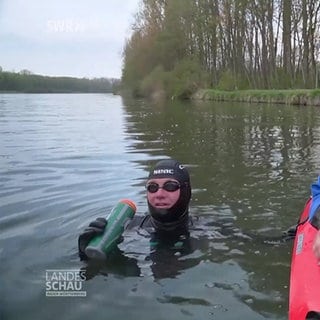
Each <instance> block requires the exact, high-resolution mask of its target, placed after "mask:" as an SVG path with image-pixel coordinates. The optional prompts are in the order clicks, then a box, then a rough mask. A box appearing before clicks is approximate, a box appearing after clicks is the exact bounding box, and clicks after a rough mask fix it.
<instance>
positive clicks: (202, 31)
mask: <svg viewBox="0 0 320 320" xmlns="http://www.w3.org/2000/svg"><path fill="white" fill-rule="evenodd" d="M319 18H320V0H141V3H140V9H139V11H138V13H137V14H136V17H135V22H134V24H133V26H132V35H131V37H130V38H129V39H128V40H127V42H126V44H125V48H124V52H123V61H124V65H123V70H122V84H123V87H124V88H127V89H130V90H131V91H132V92H133V93H135V94H137V95H139V94H141V95H149V94H152V93H155V92H161V91H163V92H165V93H166V94H167V95H169V96H182V97H183V96H189V95H190V94H191V93H193V92H194V91H195V90H197V89H198V88H201V87H202V88H203V87H207V88H217V89H223V90H235V89H273V88H274V89H288V88H290V89H294V88H318V87H319V86H320V83H319V78H320V62H319V59H320V23H319Z"/></svg>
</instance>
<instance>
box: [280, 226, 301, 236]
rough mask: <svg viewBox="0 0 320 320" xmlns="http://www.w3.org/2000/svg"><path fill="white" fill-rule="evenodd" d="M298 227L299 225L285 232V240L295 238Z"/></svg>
mask: <svg viewBox="0 0 320 320" xmlns="http://www.w3.org/2000/svg"><path fill="white" fill-rule="evenodd" d="M297 226H298V225H296V224H295V225H293V226H291V227H290V228H288V229H287V230H286V231H284V232H283V235H284V238H285V240H290V239H294V238H295V236H296V233H297Z"/></svg>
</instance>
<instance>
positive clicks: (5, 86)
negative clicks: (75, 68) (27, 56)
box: [0, 71, 120, 93]
mask: <svg viewBox="0 0 320 320" xmlns="http://www.w3.org/2000/svg"><path fill="white" fill-rule="evenodd" d="M119 84H120V80H119V79H108V78H95V79H87V78H73V77H49V76H43V75H38V74H32V73H30V72H28V71H24V72H20V73H14V72H7V71H0V92H1V93H114V92H116V91H118V88H119Z"/></svg>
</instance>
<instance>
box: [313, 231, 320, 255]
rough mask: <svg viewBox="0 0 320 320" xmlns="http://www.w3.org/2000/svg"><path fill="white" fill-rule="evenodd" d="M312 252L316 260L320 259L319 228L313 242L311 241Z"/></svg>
mask: <svg viewBox="0 0 320 320" xmlns="http://www.w3.org/2000/svg"><path fill="white" fill-rule="evenodd" d="M312 249H313V253H314V255H315V256H316V258H317V259H318V260H320V230H318V232H317V234H316V236H315V239H314V242H313V248H312Z"/></svg>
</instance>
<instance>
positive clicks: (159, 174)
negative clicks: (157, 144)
mask: <svg viewBox="0 0 320 320" xmlns="http://www.w3.org/2000/svg"><path fill="white" fill-rule="evenodd" d="M159 178H172V179H175V180H177V181H178V182H179V183H180V196H179V199H178V200H177V202H176V203H175V204H174V205H173V206H172V207H171V208H169V209H157V208H155V207H153V206H152V205H151V204H150V203H149V201H148V207H149V212H150V214H151V217H152V221H153V225H154V227H155V228H156V229H162V230H166V229H170V230H172V229H173V228H180V227H181V228H182V227H187V225H188V215H189V202H190V198H191V185H190V176H189V172H188V170H187V169H186V168H185V167H184V166H183V165H181V164H180V163H179V162H178V161H176V160H173V159H166V160H161V161H159V162H158V163H157V164H156V165H155V167H154V168H153V169H152V170H151V172H150V174H149V178H148V179H149V180H150V179H159Z"/></svg>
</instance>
